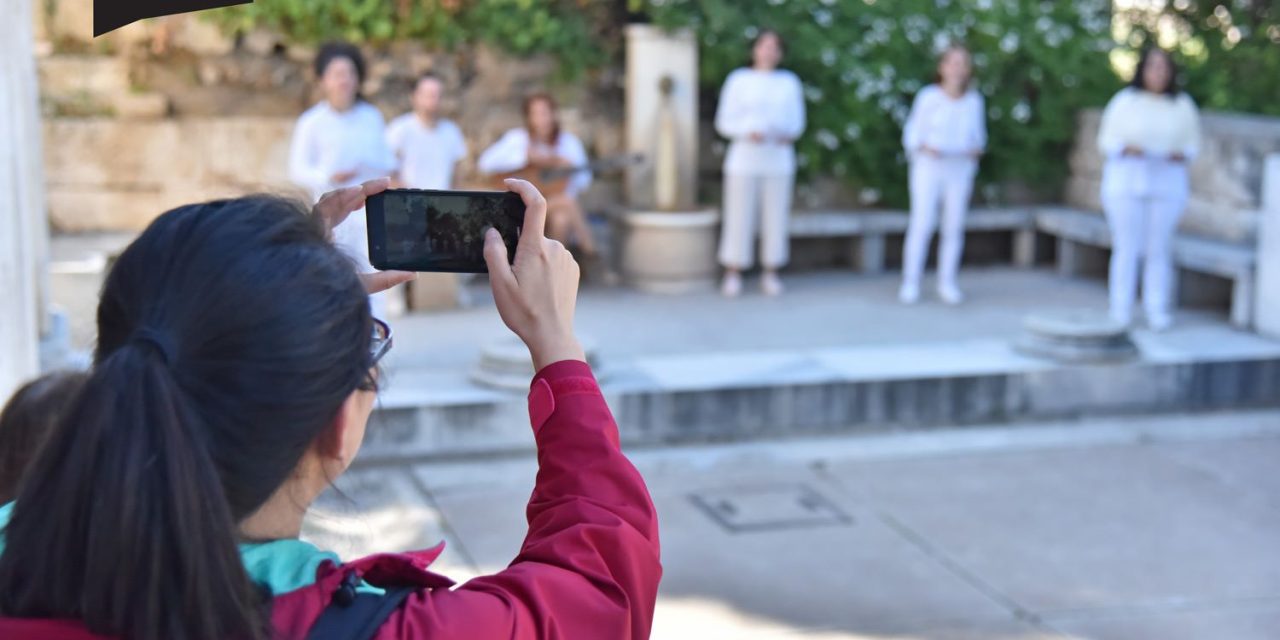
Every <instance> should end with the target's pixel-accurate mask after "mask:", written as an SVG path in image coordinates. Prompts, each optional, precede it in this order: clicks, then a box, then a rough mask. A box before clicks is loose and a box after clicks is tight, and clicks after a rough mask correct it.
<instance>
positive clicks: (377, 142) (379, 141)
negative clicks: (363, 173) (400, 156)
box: [366, 103, 398, 176]
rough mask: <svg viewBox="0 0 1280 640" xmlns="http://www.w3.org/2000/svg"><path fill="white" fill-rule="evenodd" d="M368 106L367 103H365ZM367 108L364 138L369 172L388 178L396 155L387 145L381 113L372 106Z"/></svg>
mask: <svg viewBox="0 0 1280 640" xmlns="http://www.w3.org/2000/svg"><path fill="white" fill-rule="evenodd" d="M366 104H368V103H366ZM368 107H369V116H368V119H369V122H368V125H367V126H368V127H369V135H368V137H367V138H366V139H367V140H368V141H369V145H370V148H369V159H368V162H369V166H368V167H366V168H367V169H369V172H370V173H372V174H374V175H379V176H389V175H391V174H392V173H393V172H394V171H395V170H396V165H397V164H398V163H397V162H396V154H395V152H393V151H392V150H391V146H390V145H388V144H387V121H386V120H385V119H383V117H382V112H381V111H378V108H377V107H375V106H373V105H371V104H370V105H368Z"/></svg>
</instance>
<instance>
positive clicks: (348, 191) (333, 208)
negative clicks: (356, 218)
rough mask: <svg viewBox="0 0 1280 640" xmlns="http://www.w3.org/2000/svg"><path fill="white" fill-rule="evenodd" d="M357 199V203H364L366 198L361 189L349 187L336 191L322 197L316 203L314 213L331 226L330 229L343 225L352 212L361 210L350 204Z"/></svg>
mask: <svg viewBox="0 0 1280 640" xmlns="http://www.w3.org/2000/svg"><path fill="white" fill-rule="evenodd" d="M353 199H355V200H356V201H357V202H363V201H364V196H363V195H361V194H360V187H358V186H357V187H347V188H345V189H335V190H333V191H330V192H328V193H326V194H324V195H322V196H320V200H319V201H318V202H316V205H315V207H314V208H313V211H315V212H316V213H317V214H319V216H320V217H321V218H322V219H323V220H324V221H325V222H326V223H328V225H329V228H330V229H333V228H334V227H336V226H338V225H340V224H342V223H343V222H344V221H345V220H346V219H347V216H349V215H351V212H352V211H355V210H356V209H358V208H360V206H359V205H358V204H357V205H356V206H354V207H353V206H350V202H351V201H352V200H353Z"/></svg>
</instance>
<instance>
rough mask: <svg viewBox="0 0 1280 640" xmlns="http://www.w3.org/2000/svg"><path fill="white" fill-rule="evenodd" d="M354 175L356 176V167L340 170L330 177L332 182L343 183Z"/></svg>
mask: <svg viewBox="0 0 1280 640" xmlns="http://www.w3.org/2000/svg"><path fill="white" fill-rule="evenodd" d="M354 177H356V172H355V169H351V170H349V171H339V172H337V173H335V174H333V175H332V176H330V177H329V182H330V183H332V184H342V183H344V182H346V181H348V180H350V179H352V178H354Z"/></svg>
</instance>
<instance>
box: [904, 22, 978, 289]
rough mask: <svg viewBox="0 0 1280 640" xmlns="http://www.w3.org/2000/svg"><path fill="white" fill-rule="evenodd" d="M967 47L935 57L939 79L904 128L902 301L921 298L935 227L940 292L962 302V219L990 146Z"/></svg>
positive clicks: (921, 96)
mask: <svg viewBox="0 0 1280 640" xmlns="http://www.w3.org/2000/svg"><path fill="white" fill-rule="evenodd" d="M972 81H973V66H972V62H971V60H970V55H969V50H968V49H967V48H965V47H964V46H962V45H954V44H953V45H951V46H949V47H947V49H946V50H944V51H943V52H942V57H941V58H939V60H938V76H937V80H936V81H935V82H934V83H933V84H930V85H928V86H926V87H925V88H923V89H921V90H920V92H919V93H917V94H916V98H915V101H914V102H913V103H912V105H911V113H910V114H909V115H908V116H907V123H906V126H905V127H904V129H903V132H902V145H903V147H905V148H906V151H907V157H908V159H909V161H910V169H909V171H910V175H909V176H908V188H909V190H910V195H911V219H910V221H909V223H908V225H907V235H906V239H905V240H904V242H903V247H902V288H901V289H900V290H899V291H898V299H899V300H901V301H902V302H903V303H904V304H914V303H915V302H917V301H918V300H919V299H920V279H921V277H922V276H923V274H924V267H925V262H926V261H927V260H928V258H929V242H930V241H931V240H933V231H934V229H935V228H936V227H937V226H938V208H939V205H941V207H942V230H941V240H940V242H939V244H938V297H939V298H941V299H942V301H943V302H946V303H947V304H960V303H961V302H963V301H964V294H963V293H962V292H961V291H960V287H959V284H958V283H957V282H956V279H957V275H958V273H959V271H960V258H961V256H962V255H963V254H964V219H965V215H966V214H968V212H969V199H970V197H971V196H972V194H973V178H974V176H975V175H976V174H977V172H978V159H979V158H981V157H982V154H983V153H984V152H985V151H986V147H987V124H986V107H985V103H984V101H983V99H982V94H980V93H978V92H977V90H975V89H974V88H973V87H972V86H971V85H972Z"/></svg>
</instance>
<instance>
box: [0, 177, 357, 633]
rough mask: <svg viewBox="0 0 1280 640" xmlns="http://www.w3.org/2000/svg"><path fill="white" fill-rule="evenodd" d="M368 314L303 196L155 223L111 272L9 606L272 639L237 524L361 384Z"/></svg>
mask: <svg viewBox="0 0 1280 640" xmlns="http://www.w3.org/2000/svg"><path fill="white" fill-rule="evenodd" d="M370 322H371V321H370V318H369V312H368V303H367V300H366V298H365V296H364V295H363V292H362V291H361V288H360V284H359V281H358V279H357V278H356V275H355V273H354V271H353V269H352V268H351V265H350V263H349V262H348V261H347V260H346V259H345V258H344V257H343V256H341V255H340V254H339V253H338V252H337V251H336V250H335V249H333V247H331V246H329V245H328V244H327V243H326V242H325V239H324V234H323V232H322V230H321V229H320V228H319V227H318V226H317V225H316V223H314V222H313V221H311V220H310V219H308V218H307V217H306V215H305V214H304V213H303V212H302V211H301V210H300V208H299V207H298V206H297V205H296V204H294V203H291V202H289V201H285V200H279V199H275V198H268V197H252V198H242V199H238V200H229V201H220V202H213V203H209V204H206V205H193V206H190V207H183V208H180V209H176V210H174V211H171V212H169V213H166V214H164V215H163V216H161V217H160V218H158V219H157V220H156V222H155V223H153V224H152V225H151V226H150V227H149V228H148V229H147V231H145V232H144V233H143V234H142V235H141V236H140V237H139V238H138V240H136V241H135V242H134V243H133V244H132V245H130V247H129V249H127V250H126V251H125V252H124V254H122V255H121V257H120V259H119V261H118V262H117V264H116V266H115V267H114V268H113V270H112V272H111V274H110V275H109V276H108V278H107V282H106V284H105V285H104V287H103V292H102V301H101V303H100V305H99V309H98V328H99V346H98V351H97V354H96V358H95V366H94V369H93V371H92V373H91V375H90V377H89V379H88V380H87V381H86V382H85V385H84V388H83V390H82V391H81V392H80V394H79V396H78V397H77V399H76V400H75V402H74V404H73V406H72V407H71V409H70V412H69V414H68V415H67V417H66V418H65V419H64V420H63V421H62V423H61V424H60V425H59V426H58V428H57V429H56V430H55V432H54V433H53V434H52V436H51V437H50V439H49V441H48V442H47V443H46V445H45V447H44V448H43V450H42V452H41V454H40V456H39V458H38V460H37V461H36V463H35V465H34V467H33V468H32V469H31V472H30V475H29V476H28V478H27V479H26V481H25V482H24V483H23V486H22V490H21V492H20V493H19V495H18V499H17V502H16V504H15V506H14V511H13V514H12V518H11V520H10V523H9V525H8V527H7V528H6V530H5V541H4V542H5V550H4V553H3V555H0V613H3V614H4V615H8V616H13V617H42V618H63V619H78V620H82V621H83V622H84V623H85V624H86V625H87V627H88V629H89V630H90V631H92V632H94V633H99V634H103V635H109V636H117V637H123V638H129V639H130V640H160V639H169V638H183V639H189V640H228V639H230V640H240V639H247V640H258V639H263V638H268V637H270V629H269V625H268V618H269V616H268V615H267V609H266V606H265V600H264V594H262V593H260V590H259V588H258V587H257V586H256V585H254V584H253V583H252V582H251V581H250V579H249V576H248V574H247V573H246V571H245V569H244V567H243V565H242V563H241V559H240V554H239V551H238V548H237V534H236V531H237V523H238V522H239V521H240V520H242V519H243V518H245V517H246V516H248V515H249V514H251V513H253V512H254V511H255V510H256V509H257V508H258V507H260V506H261V505H262V504H263V503H264V502H266V500H267V499H268V498H269V497H270V496H271V495H272V494H273V493H274V492H275V491H276V490H277V489H278V488H279V487H280V486H281V485H282V484H283V483H284V481H285V480H286V479H287V478H288V476H289V475H290V473H291V472H292V471H293V470H294V468H295V467H296V465H297V463H298V461H299V460H300V459H301V457H302V454H303V453H304V452H305V451H306V449H307V448H308V446H310V444H311V443H312V442H313V441H314V440H315V439H316V438H318V437H320V436H321V435H322V434H323V432H324V430H325V428H326V427H327V425H328V424H329V421H330V419H331V418H332V417H333V415H334V414H335V413H336V412H337V411H338V409H339V408H340V406H341V404H342V403H343V401H345V399H346V398H347V396H349V395H350V393H351V392H352V391H353V390H355V389H356V388H357V387H359V386H361V385H362V384H363V383H365V382H366V381H367V376H368V372H369V367H370V365H371V362H370V356H369V354H368V347H369V340H370V335H371V324H370Z"/></svg>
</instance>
